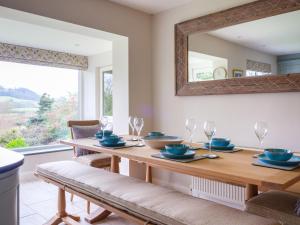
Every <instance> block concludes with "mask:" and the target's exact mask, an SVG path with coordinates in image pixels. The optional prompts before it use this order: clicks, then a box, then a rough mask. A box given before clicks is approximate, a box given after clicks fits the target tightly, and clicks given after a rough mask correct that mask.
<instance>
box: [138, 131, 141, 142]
mask: <svg viewBox="0 0 300 225" xmlns="http://www.w3.org/2000/svg"><path fill="white" fill-rule="evenodd" d="M140 133H141V132H140V131H138V141H139V145H141V139H140Z"/></svg>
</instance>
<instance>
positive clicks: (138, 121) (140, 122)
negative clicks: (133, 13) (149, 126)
mask: <svg viewBox="0 0 300 225" xmlns="http://www.w3.org/2000/svg"><path fill="white" fill-rule="evenodd" d="M133 124H134V128H135V129H136V132H137V134H138V141H139V143H138V146H143V143H142V142H141V138H140V135H141V131H142V129H143V127H144V119H143V118H137V117H135V118H134V120H133Z"/></svg>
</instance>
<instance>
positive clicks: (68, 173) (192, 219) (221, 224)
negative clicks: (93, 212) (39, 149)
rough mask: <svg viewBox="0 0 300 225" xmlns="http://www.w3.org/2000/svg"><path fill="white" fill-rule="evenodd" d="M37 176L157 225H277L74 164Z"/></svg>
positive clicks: (46, 167) (53, 166)
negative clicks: (61, 184) (56, 182)
mask: <svg viewBox="0 0 300 225" xmlns="http://www.w3.org/2000/svg"><path fill="white" fill-rule="evenodd" d="M37 173H38V174H40V175H42V176H45V177H48V178H50V179H53V180H56V181H60V182H61V183H64V184H65V185H66V186H69V187H71V188H73V189H75V190H77V191H80V192H81V193H84V194H86V195H89V196H91V197H94V198H96V199H99V200H102V201H105V202H106V203H109V204H111V205H113V206H114V207H117V208H120V209H124V210H127V211H129V212H130V213H132V214H134V215H138V216H139V217H141V218H144V219H145V220H149V221H152V222H155V223H156V224H164V225H165V224H168V225H169V224H170V225H278V223H277V222H274V221H273V220H270V219H266V218H262V217H260V216H256V215H252V214H249V213H246V212H242V211H239V210H236V209H233V208H229V207H226V206H223V205H220V204H217V203H213V202H210V201H206V200H202V199H198V198H194V197H192V196H189V195H185V194H182V193H180V192H177V191H175V190H171V189H167V188H164V187H161V186H158V185H154V184H150V183H146V182H144V181H142V180H138V179H135V178H132V177H126V176H123V175H119V174H115V173H111V172H108V171H105V170H100V169H96V168H92V167H88V166H85V165H82V164H78V163H76V162H74V161H60V162H53V163H47V164H42V165H39V166H38V167H37Z"/></svg>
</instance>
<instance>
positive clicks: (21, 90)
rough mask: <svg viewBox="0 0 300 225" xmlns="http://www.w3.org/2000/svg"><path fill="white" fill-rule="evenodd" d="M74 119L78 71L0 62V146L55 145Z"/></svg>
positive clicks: (76, 110)
mask: <svg viewBox="0 0 300 225" xmlns="http://www.w3.org/2000/svg"><path fill="white" fill-rule="evenodd" d="M76 118H78V70H71V69H63V68H55V67H47V66H36V65H28V64H20V63H11V62H1V61H0V146H2V147H5V148H11V149H13V148H22V147H31V146H40V145H49V144H57V143H59V140H60V139H63V138H67V137H69V129H68V128H67V126H66V123H67V120H69V119H76Z"/></svg>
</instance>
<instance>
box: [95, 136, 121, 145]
mask: <svg viewBox="0 0 300 225" xmlns="http://www.w3.org/2000/svg"><path fill="white" fill-rule="evenodd" d="M120 140H121V138H120V137H119V136H117V135H115V134H112V135H110V136H104V137H103V138H102V139H101V140H100V143H105V144H117V143H118V142H119V141H120Z"/></svg>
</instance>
